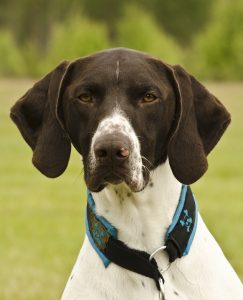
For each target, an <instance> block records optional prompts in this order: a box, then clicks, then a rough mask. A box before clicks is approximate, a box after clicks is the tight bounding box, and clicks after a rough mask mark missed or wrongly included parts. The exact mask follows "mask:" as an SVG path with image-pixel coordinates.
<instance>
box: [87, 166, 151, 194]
mask: <svg viewBox="0 0 243 300" xmlns="http://www.w3.org/2000/svg"><path fill="white" fill-rule="evenodd" d="M85 181H86V184H87V187H88V189H89V190H90V191H91V192H100V191H101V190H103V189H104V188H105V187H106V186H107V185H109V184H111V185H117V184H120V183H122V182H124V183H126V185H127V186H128V187H129V188H130V190H131V191H132V192H140V191H141V190H143V189H144V188H145V187H146V185H147V184H148V182H149V174H148V172H146V171H144V172H143V173H142V174H141V175H140V176H138V177H136V178H133V176H132V175H131V172H130V170H129V169H127V168H124V169H120V170H112V169H111V170H107V169H102V168H100V169H96V171H95V172H93V174H92V173H91V172H87V174H86V172H85Z"/></svg>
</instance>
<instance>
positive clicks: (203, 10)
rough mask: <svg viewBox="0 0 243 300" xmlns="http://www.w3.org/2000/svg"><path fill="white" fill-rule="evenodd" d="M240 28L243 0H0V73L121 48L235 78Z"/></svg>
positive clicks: (28, 71)
mask: <svg viewBox="0 0 243 300" xmlns="http://www.w3.org/2000/svg"><path fill="white" fill-rule="evenodd" d="M175 16H176V17H175ZM30 24H31V25H30ZM242 32H243V0H232V1H228V0H216V1H214V2H212V1H210V0H198V1H194V0H188V1H186V2H185V1H182V0H175V1H167V2H164V3H163V5H161V1H160V0H150V1H146V0H131V1H128V0H122V1H116V0H104V1H98V0H69V1H67V0H61V1H59V0H53V1H47V0H44V1H43V0H36V1H31V0H23V1H17V0H9V1H7V2H6V1H4V0H0V55H1V57H2V58H3V59H2V61H1V63H0V76H23V77H24V76H32V77H33V76H34V77H37V76H38V77H39V76H40V75H41V76H42V75H43V74H45V73H46V72H48V71H49V70H51V69H52V68H53V67H54V66H55V65H56V64H58V63H59V62H60V61H62V60H64V59H74V58H76V57H80V56H83V55H86V54H89V53H92V52H95V51H97V50H100V49H104V48H109V47H111V46H112V47H117V46H121V47H128V48H135V49H138V50H142V51H145V52H149V53H151V54H152V55H155V56H157V57H159V58H161V59H162V60H165V61H167V62H170V63H175V64H178V63H179V64H182V65H185V67H186V68H187V69H188V70H189V71H190V72H191V73H193V74H194V75H196V76H198V77H200V78H203V79H217V80H221V79H224V80H225V79H226V80H241V79H243V55H242V53H243V36H242Z"/></svg>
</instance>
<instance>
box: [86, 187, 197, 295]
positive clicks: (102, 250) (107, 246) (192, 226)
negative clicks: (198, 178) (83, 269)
mask: <svg viewBox="0 0 243 300" xmlns="http://www.w3.org/2000/svg"><path fill="white" fill-rule="evenodd" d="M197 215H198V213H197V205H196V202H195V199H194V196H193V194H192V192H191V189H190V187H189V186H185V185H183V186H182V190H181V195H180V199H179V203H178V206H177V209H176V212H175V214H174V217H173V220H172V223H171V225H170V226H169V228H168V230H167V233H166V236H165V245H166V248H165V251H166V252H167V254H168V256H169V261H170V262H173V261H174V260H175V259H177V258H180V257H182V256H184V255H187V254H188V252H189V250H190V246H191V244H192V241H193V237H194V235H195V232H196V227H197ZM85 223H86V232H87V235H88V238H89V241H90V243H91V245H92V246H93V248H94V249H95V251H96V252H97V254H98V255H99V257H100V258H101V260H102V261H103V263H104V265H105V267H107V266H108V265H109V263H110V262H113V263H115V264H117V265H119V266H121V267H123V268H125V269H127V270H130V271H133V272H136V273H138V274H141V275H144V276H147V277H150V278H152V279H154V280H155V283H156V286H157V288H158V290H159V291H160V290H161V289H160V282H161V280H162V282H164V279H163V277H162V275H161V274H160V272H159V270H158V266H157V263H156V261H155V259H154V258H152V259H151V260H150V259H149V258H150V255H149V254H148V253H147V252H145V251H140V250H136V249H131V248H129V247H127V246H126V245H125V244H124V243H123V242H122V241H120V240H118V239H117V230H116V228H115V227H113V226H112V225H111V224H110V223H109V222H108V221H107V220H106V219H105V218H103V217H101V216H99V215H98V214H97V213H96V209H95V203H94V200H93V197H92V195H91V193H90V192H88V203H87V211H86V220H85Z"/></svg>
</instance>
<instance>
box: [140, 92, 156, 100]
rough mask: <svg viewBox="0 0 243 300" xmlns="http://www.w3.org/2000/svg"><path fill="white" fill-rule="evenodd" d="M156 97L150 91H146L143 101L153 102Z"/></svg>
mask: <svg viewBox="0 0 243 300" xmlns="http://www.w3.org/2000/svg"><path fill="white" fill-rule="evenodd" d="M156 99H157V97H156V96H155V95H153V94H151V93H147V94H146V95H145V96H144V97H143V102H153V101H154V100H156Z"/></svg>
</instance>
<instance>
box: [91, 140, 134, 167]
mask: <svg viewBox="0 0 243 300" xmlns="http://www.w3.org/2000/svg"><path fill="white" fill-rule="evenodd" d="M128 144H129V143H128V141H127V139H126V138H125V137H124V136H114V135H111V136H110V135H109V136H105V137H103V138H102V137H100V138H98V139H97V141H96V142H95V144H94V153H95V157H96V159H98V160H100V161H102V162H104V163H105V162H107V163H108V162H113V163H116V162H117V163H119V162H123V161H125V160H127V159H128V157H129V155H130V149H129V146H128Z"/></svg>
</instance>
